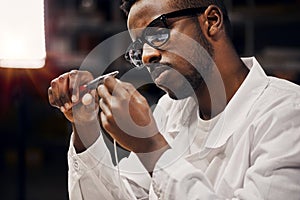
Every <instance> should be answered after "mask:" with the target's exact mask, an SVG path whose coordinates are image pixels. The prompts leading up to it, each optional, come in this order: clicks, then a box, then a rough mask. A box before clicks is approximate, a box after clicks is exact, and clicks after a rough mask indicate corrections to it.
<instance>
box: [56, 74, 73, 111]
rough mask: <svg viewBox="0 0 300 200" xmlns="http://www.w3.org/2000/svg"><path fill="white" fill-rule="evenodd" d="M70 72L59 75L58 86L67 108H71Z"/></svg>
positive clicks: (62, 100) (61, 98)
mask: <svg viewBox="0 0 300 200" xmlns="http://www.w3.org/2000/svg"><path fill="white" fill-rule="evenodd" d="M68 77H69V75H68V73H65V74H63V75H60V76H59V77H58V87H59V89H58V90H59V97H60V101H61V102H62V104H63V106H64V108H65V110H69V109H70V108H71V104H72V102H71V99H70V93H69V80H68Z"/></svg>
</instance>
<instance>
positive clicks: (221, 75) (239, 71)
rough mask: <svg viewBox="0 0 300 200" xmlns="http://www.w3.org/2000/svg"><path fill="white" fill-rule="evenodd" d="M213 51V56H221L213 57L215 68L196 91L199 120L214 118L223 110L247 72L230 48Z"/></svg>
mask: <svg viewBox="0 0 300 200" xmlns="http://www.w3.org/2000/svg"><path fill="white" fill-rule="evenodd" d="M214 51H215V55H221V56H219V57H214V62H215V65H216V67H215V68H214V69H213V70H212V74H211V76H210V77H209V78H207V79H206V80H205V81H204V82H203V84H202V85H201V86H200V87H199V88H198V89H197V90H196V98H197V100H198V103H199V109H200V110H199V111H200V113H201V115H202V116H201V118H203V119H205V120H208V119H211V118H213V117H215V116H216V115H218V114H219V113H221V112H222V111H223V110H224V109H225V107H226V105H227V104H228V102H229V101H230V100H231V99H232V97H233V96H234V94H235V93H236V91H237V90H238V88H239V87H240V86H241V84H242V83H243V81H244V80H245V78H246V76H247V74H248V72H249V69H248V68H247V67H246V66H245V64H244V63H243V62H242V61H241V59H240V58H239V56H238V55H237V53H236V52H235V50H234V49H233V48H232V47H231V46H229V45H227V48H226V47H225V49H224V46H222V48H215V49H214ZM218 51H220V52H218Z"/></svg>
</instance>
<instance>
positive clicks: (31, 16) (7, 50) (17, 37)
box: [0, 0, 46, 69]
mask: <svg viewBox="0 0 300 200" xmlns="http://www.w3.org/2000/svg"><path fill="white" fill-rule="evenodd" d="M45 58H46V47H45V28H44V0H0V67H8V68H27V69H33V68H41V67H43V66H44V65H45Z"/></svg>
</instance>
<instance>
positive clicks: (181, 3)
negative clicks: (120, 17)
mask: <svg viewBox="0 0 300 200" xmlns="http://www.w3.org/2000/svg"><path fill="white" fill-rule="evenodd" d="M137 1H138V0H122V3H121V6H120V8H121V10H123V12H124V13H125V14H126V15H127V16H128V14H129V11H130V9H131V7H132V5H133V4H135V2H137ZM170 4H171V5H170V6H171V7H173V8H177V9H185V8H196V7H201V6H209V5H216V6H217V7H219V8H220V10H221V11H222V13H223V18H224V24H225V30H226V34H227V36H229V37H230V38H231V36H232V34H231V32H232V30H231V23H230V20H229V17H228V12H227V9H226V6H225V3H224V0H172V1H170Z"/></svg>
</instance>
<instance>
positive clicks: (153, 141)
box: [137, 133, 170, 175]
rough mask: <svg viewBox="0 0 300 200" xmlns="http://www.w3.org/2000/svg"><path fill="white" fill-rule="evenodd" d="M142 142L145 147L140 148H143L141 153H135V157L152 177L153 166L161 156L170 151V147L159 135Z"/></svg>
mask: <svg viewBox="0 0 300 200" xmlns="http://www.w3.org/2000/svg"><path fill="white" fill-rule="evenodd" d="M144 140H145V145H141V146H144V147H145V149H144V150H143V151H142V153H137V156H138V158H139V160H140V161H141V163H142V164H143V165H144V167H145V168H146V170H147V171H148V172H149V173H150V175H152V172H153V169H154V167H155V164H156V163H157V161H158V160H159V158H160V157H161V156H162V154H163V153H164V152H165V151H166V150H168V149H170V146H169V144H168V143H167V141H166V140H165V139H164V138H163V136H162V135H161V134H160V133H158V134H156V135H154V136H153V137H151V138H147V139H144Z"/></svg>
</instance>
